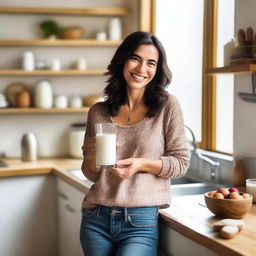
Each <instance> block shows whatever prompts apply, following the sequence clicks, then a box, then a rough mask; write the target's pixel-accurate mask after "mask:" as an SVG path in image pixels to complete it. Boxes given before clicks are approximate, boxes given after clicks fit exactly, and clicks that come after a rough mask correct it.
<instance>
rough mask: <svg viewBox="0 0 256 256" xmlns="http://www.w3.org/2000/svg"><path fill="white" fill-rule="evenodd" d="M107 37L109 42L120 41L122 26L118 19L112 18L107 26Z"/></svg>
mask: <svg viewBox="0 0 256 256" xmlns="http://www.w3.org/2000/svg"><path fill="white" fill-rule="evenodd" d="M108 36H109V39H110V40H121V39H122V24H121V20H120V19H119V18H112V19H110V21H109V24H108Z"/></svg>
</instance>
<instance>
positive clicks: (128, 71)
mask: <svg viewBox="0 0 256 256" xmlns="http://www.w3.org/2000/svg"><path fill="white" fill-rule="evenodd" d="M158 58H159V53H158V50H157V48H156V47H155V46H154V45H152V44H149V45H146V44H142V45H140V46H139V47H138V48H137V49H136V51H135V52H134V53H133V55H132V56H131V57H130V58H129V59H128V60H127V61H126V63H125V65H124V69H123V75H124V79H125V80H126V83H127V86H128V87H129V88H131V89H141V88H145V87H146V86H147V84H148V83H149V82H150V81H151V80H152V79H153V78H154V76H155V74H156V70H157V62H158Z"/></svg>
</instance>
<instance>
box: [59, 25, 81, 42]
mask: <svg viewBox="0 0 256 256" xmlns="http://www.w3.org/2000/svg"><path fill="white" fill-rule="evenodd" d="M83 33H84V30H83V29H82V28H80V27H68V28H64V29H63V30H62V31H61V32H60V38H62V39H80V38H82V36H83Z"/></svg>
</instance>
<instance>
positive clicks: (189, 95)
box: [155, 0, 204, 141]
mask: <svg viewBox="0 0 256 256" xmlns="http://www.w3.org/2000/svg"><path fill="white" fill-rule="evenodd" d="M203 12H204V1H203V0H197V1H191V0H179V1H177V0H168V1H166V0H157V1H156V24H155V30H156V31H155V32H156V35H157V37H158V38H159V39H160V40H161V42H162V43H163V45H164V47H165V50H166V53H167V59H168V64H169V67H170V68H171V71H172V73H173V79H172V83H171V84H170V86H169V88H168V91H169V92H170V93H172V94H174V95H175V96H176V97H177V98H178V99H179V102H180V103H181V107H182V110H183V115H184V121H185V124H186V125H188V126H189V127H190V128H191V129H192V130H193V131H194V133H195V136H196V139H197V140H198V141H201V137H202V129H201V128H202V100H201V99H202V60H203V56H202V54H203Z"/></svg>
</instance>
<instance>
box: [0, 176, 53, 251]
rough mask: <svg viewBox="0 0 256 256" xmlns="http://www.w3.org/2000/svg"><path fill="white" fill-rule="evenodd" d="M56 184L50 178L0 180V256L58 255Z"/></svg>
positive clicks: (26, 177)
mask: <svg viewBox="0 0 256 256" xmlns="http://www.w3.org/2000/svg"><path fill="white" fill-rule="evenodd" d="M55 181H56V179H55V177H54V176H52V175H34V176H20V177H7V178H1V179H0V255H3V256H35V255H36V256H46V255H47V256H56V255H57V224H56V218H57V215H56V212H57V204H56V196H55V193H56V182H55Z"/></svg>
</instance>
